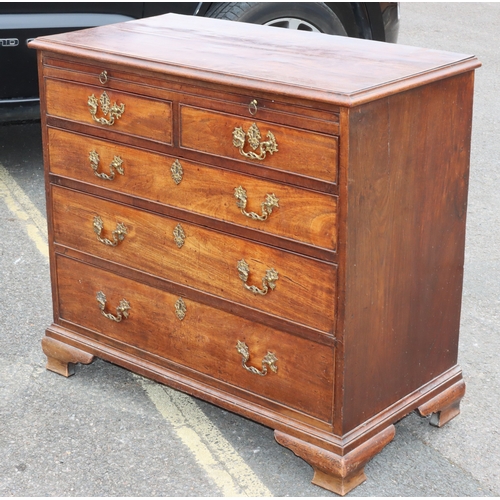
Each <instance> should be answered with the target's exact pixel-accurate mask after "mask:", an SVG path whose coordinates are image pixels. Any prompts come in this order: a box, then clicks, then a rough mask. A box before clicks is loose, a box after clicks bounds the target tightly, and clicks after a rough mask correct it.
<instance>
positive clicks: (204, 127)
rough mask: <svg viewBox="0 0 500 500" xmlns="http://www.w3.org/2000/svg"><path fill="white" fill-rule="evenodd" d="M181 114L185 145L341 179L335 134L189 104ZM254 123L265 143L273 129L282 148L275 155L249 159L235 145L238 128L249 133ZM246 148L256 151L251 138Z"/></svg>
mask: <svg viewBox="0 0 500 500" xmlns="http://www.w3.org/2000/svg"><path fill="white" fill-rule="evenodd" d="M180 115H181V119H180V120H181V123H180V127H181V128H180V134H181V141H180V144H181V147H183V148H187V149H194V150H197V151H202V152H204V153H209V154H212V155H215V156H223V157H226V158H233V159H236V160H240V161H249V162H251V163H253V164H262V165H265V166H266V167H272V168H278V169H280V170H285V171H287V172H294V173H298V174H302V175H307V176H310V177H315V178H317V179H321V180H325V181H327V182H331V183H336V182H337V168H338V158H337V147H338V146H337V144H338V138H337V137H335V136H328V135H323V134H317V133H311V132H307V131H305V130H300V129H294V128H291V127H283V126H279V125H275V124H271V123H265V122H259V121H255V120H250V119H248V118H243V117H241V116H232V115H228V114H222V113H216V112H212V111H207V110H204V109H197V108H192V107H189V106H181V111H180ZM254 123H255V124H256V125H257V127H258V128H259V130H260V134H261V136H262V138H261V142H264V141H267V140H268V139H267V137H266V136H267V134H268V132H271V133H272V134H273V135H274V136H275V138H276V142H277V144H278V151H277V152H275V153H273V154H269V153H268V154H267V155H266V157H265V158H264V159H263V160H253V159H248V158H246V157H245V156H243V155H242V154H241V153H240V152H239V149H238V148H237V147H235V146H234V145H233V131H234V129H235V128H238V127H241V128H242V129H243V131H244V132H245V133H247V132H248V130H249V128H250V127H251V126H252V125H253V124H254ZM243 151H244V152H245V153H248V152H249V151H253V150H252V148H251V147H250V146H249V144H248V140H247V141H246V143H245V147H244V149H243ZM256 152H257V153H258V152H259V150H258V149H257V151H256Z"/></svg>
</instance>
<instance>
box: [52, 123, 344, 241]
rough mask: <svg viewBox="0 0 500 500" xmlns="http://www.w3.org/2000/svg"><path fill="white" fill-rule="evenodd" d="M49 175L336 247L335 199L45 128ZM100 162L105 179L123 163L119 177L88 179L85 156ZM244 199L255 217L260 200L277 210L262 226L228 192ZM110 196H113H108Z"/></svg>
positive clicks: (183, 160) (93, 175)
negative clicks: (175, 170)
mask: <svg viewBox="0 0 500 500" xmlns="http://www.w3.org/2000/svg"><path fill="white" fill-rule="evenodd" d="M48 133H49V155H50V171H51V172H52V173H54V174H56V175H60V176H64V177H69V178H72V179H76V180H79V181H83V182H87V183H93V184H95V185H97V186H101V187H104V188H107V189H109V190H112V191H118V192H122V193H127V194H131V195H135V196H139V197H142V198H145V199H149V200H151V201H156V202H159V203H163V204H166V205H169V206H172V207H180V208H183V209H185V210H189V211H192V212H196V213H199V214H202V215H207V216H209V217H212V218H216V219H219V220H221V221H230V222H232V223H235V224H238V225H240V226H244V227H250V228H254V229H257V230H259V231H262V232H266V233H269V234H275V235H278V236H283V237H286V238H290V239H294V240H297V241H302V242H305V243H308V244H311V245H315V246H320V247H323V248H326V249H329V250H335V249H336V246H337V197H335V196H329V195H324V194H321V193H315V192H312V191H307V190H304V189H300V188H295V187H292V186H287V185H286V184H278V183H273V182H269V181H267V180H265V179H260V178H255V177H252V176H249V175H243V174H238V173H235V172H231V171H228V170H224V169H221V168H215V167H211V166H208V165H203V164H199V163H195V162H192V161H189V160H185V159H183V158H177V157H172V156H166V155H160V154H155V153H152V152H148V151H143V150H140V149H137V148H130V147H128V146H125V145H123V144H118V143H113V142H109V141H103V140H101V139H98V138H96V137H92V136H85V135H80V134H75V133H68V132H65V131H62V130H56V129H52V128H49V130H48ZM91 151H96V152H97V153H98V154H99V157H100V160H101V161H100V164H99V172H104V173H108V174H109V164H110V163H111V162H112V161H113V158H114V157H115V156H119V157H120V158H121V159H122V160H123V165H122V166H123V169H124V174H123V175H119V174H116V175H115V178H114V179H113V180H112V181H109V180H105V179H100V178H99V177H97V176H96V175H95V174H94V171H93V170H92V168H91V164H90V161H89V153H90V152H91ZM176 160H178V161H179V160H180V161H179V163H180V164H181V167H182V170H183V176H182V181H181V182H180V183H179V184H176V183H175V182H174V180H173V179H172V172H171V167H172V164H173V163H174V162H175V161H176ZM238 186H242V187H244V188H245V190H246V191H247V193H248V206H247V208H246V210H247V212H248V211H253V212H255V213H258V214H261V213H262V209H261V203H262V202H263V201H264V200H265V197H266V194H275V195H276V197H277V198H278V199H279V208H276V209H274V210H273V213H272V214H271V215H270V216H269V217H268V219H267V220H265V221H257V220H253V219H251V218H248V217H245V216H244V215H242V213H241V211H240V209H239V208H238V207H237V205H236V199H235V197H234V190H235V188H237V187H238ZM110 196H113V194H112V193H110Z"/></svg>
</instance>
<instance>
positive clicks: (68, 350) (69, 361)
mask: <svg viewBox="0 0 500 500" xmlns="http://www.w3.org/2000/svg"><path fill="white" fill-rule="evenodd" d="M42 349H43V352H44V354H45V355H46V356H47V365H46V368H47V370H50V371H53V372H55V373H59V375H63V376H64V377H69V376H70V375H73V374H74V373H75V363H82V364H84V365H88V364H89V363H92V361H93V360H94V356H93V355H92V354H89V353H88V352H85V351H81V350H80V349H77V348H76V347H73V346H70V345H67V344H64V343H63V342H59V340H55V339H53V338H52V337H44V338H43V339H42Z"/></svg>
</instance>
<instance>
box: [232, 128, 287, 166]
mask: <svg viewBox="0 0 500 500" xmlns="http://www.w3.org/2000/svg"><path fill="white" fill-rule="evenodd" d="M247 138H248V144H250V147H251V148H252V149H253V151H248V152H245V151H243V148H244V146H245V141H246V139H247ZM261 138H262V136H261V135H260V130H259V127H257V125H256V124H255V123H252V125H251V126H250V128H249V129H248V132H247V133H246V134H245V131H244V130H243V128H241V127H236V128H235V129H234V130H233V146H234V147H236V148H238V149H239V151H240V154H241V155H242V156H244V157H245V158H251V159H252V160H263V159H264V158H265V157H266V154H267V153H269V154H271V155H272V154H273V153H276V152H277V151H278V144H277V142H276V139H275V138H274V134H273V133H272V132H270V131H268V132H267V139H268V140H267V141H263V142H261ZM257 148H260V149H259V153H254V151H255V150H256V149H257Z"/></svg>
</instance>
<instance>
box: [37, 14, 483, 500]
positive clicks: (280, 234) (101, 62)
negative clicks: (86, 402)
mask: <svg viewBox="0 0 500 500" xmlns="http://www.w3.org/2000/svg"><path fill="white" fill-rule="evenodd" d="M31 46H32V47H34V48H36V49H38V56H39V74H40V92H41V102H42V126H43V142H44V155H45V156H44V161H45V165H46V187H47V207H48V224H49V235H50V237H49V240H50V242H49V243H50V257H51V275H52V291H53V303H54V322H53V324H52V325H51V326H50V327H49V328H48V329H47V331H46V336H45V337H44V339H43V341H42V345H43V349H44V352H45V354H46V355H47V357H48V365H47V367H48V369H50V370H53V371H56V372H58V373H61V374H63V375H66V376H68V375H70V374H71V373H72V372H73V365H74V364H75V363H78V362H80V363H89V362H91V361H92V359H93V357H94V356H98V357H101V358H103V359H106V360H109V361H111V362H113V363H116V364H118V365H121V366H123V367H126V368H128V369H130V370H133V371H135V372H138V373H141V374H143V375H145V376H148V377H150V378H152V379H155V380H157V381H159V382H162V383H164V384H167V385H170V386H172V387H174V388H177V389H180V390H183V391H185V392H187V393H190V394H193V395H195V396H198V397H200V398H203V399H206V400H208V401H210V402H213V403H215V404H217V405H220V406H222V407H224V408H226V409H229V410H232V411H234V412H236V413H239V414H241V415H244V416H246V417H249V418H252V419H254V420H256V421H258V422H261V423H263V424H265V425H267V426H270V427H272V428H273V429H275V437H276V439H277V441H278V442H279V443H281V444H282V445H284V446H286V447H288V448H290V449H292V450H293V451H294V452H295V453H296V454H297V455H299V456H300V457H302V458H303V459H305V460H306V461H307V462H308V463H310V464H311V465H312V467H313V468H314V472H315V474H314V479H313V482H314V483H315V484H318V485H320V486H322V487H325V488H327V489H330V490H332V491H335V492H337V493H339V494H345V493H346V492H347V491H349V490H350V489H352V488H354V487H355V486H356V485H358V484H359V483H361V482H362V481H363V480H364V479H365V475H364V472H363V469H364V465H365V464H366V462H367V461H368V460H369V459H370V458H371V457H373V456H374V455H375V454H376V453H378V452H379V451H380V450H381V449H382V448H383V447H384V446H385V445H386V444H387V443H388V442H389V441H390V440H391V439H392V438H393V436H394V425H393V424H394V422H396V421H397V420H399V419H400V418H401V417H403V416H404V415H406V414H408V413H409V412H411V411H413V410H418V411H419V412H420V413H421V414H422V415H430V414H433V416H432V418H431V423H434V424H436V425H438V426H441V425H443V424H444V423H446V422H447V421H448V420H449V419H451V418H453V417H454V416H455V415H456V414H458V412H459V402H460V399H461V398H462V396H463V394H464V391H465V386H464V383H463V380H462V374H461V370H460V368H459V367H458V366H457V346H458V330H459V320H460V303H461V292H462V274H463V260H464V239H465V216H466V202H467V182H468V166H469V153H470V133H471V117H472V95H473V77H474V69H475V68H476V67H478V66H479V63H478V61H477V60H476V59H475V58H474V57H472V56H464V55H459V54H451V53H446V52H439V51H431V50H424V49H419V48H413V47H404V46H397V45H390V44H383V43H379V42H370V41H365V40H355V39H347V38H341V37H333V36H326V35H320V34H315V33H301V32H292V31H288V30H276V29H273V28H268V27H262V26H254V25H247V24H239V23H231V22H227V21H219V20H212V19H198V18H194V17H183V16H177V15H172V14H169V15H166V16H160V17H157V18H151V19H146V20H140V21H132V22H128V23H123V24H117V25H113V26H105V27H100V28H95V29H90V30H83V31H80V32H73V33H69V34H63V35H56V36H52V37H42V38H39V39H37V40H36V41H34V42H32V43H31Z"/></svg>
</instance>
